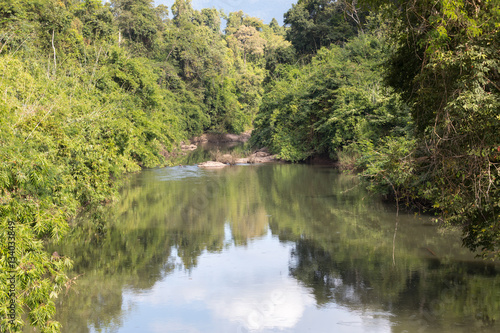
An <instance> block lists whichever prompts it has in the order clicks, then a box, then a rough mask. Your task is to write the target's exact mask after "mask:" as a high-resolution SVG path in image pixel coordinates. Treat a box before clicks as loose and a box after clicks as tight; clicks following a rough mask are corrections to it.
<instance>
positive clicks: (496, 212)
mask: <svg viewBox="0 0 500 333" xmlns="http://www.w3.org/2000/svg"><path fill="white" fill-rule="evenodd" d="M363 3H364V5H367V6H372V8H379V9H381V10H382V11H383V12H384V13H385V15H386V17H387V18H388V19H390V20H391V21H392V24H391V26H392V28H393V29H392V40H393V45H394V48H395V52H394V53H393V54H392V56H391V58H390V60H389V62H388V66H387V79H386V80H387V82H388V83H389V85H391V86H392V87H394V89H396V90H397V91H399V92H401V94H402V95H403V97H404V98H405V99H406V100H407V101H408V102H409V103H410V105H411V106H412V116H413V119H414V121H415V125H416V130H417V133H416V134H417V138H418V150H417V151H415V152H414V154H415V156H416V157H418V160H416V162H415V166H414V167H415V168H416V169H415V170H416V172H417V175H418V176H419V178H420V181H421V186H420V190H421V195H422V196H423V197H424V198H426V199H427V200H430V201H431V202H432V203H433V206H434V208H436V209H438V210H439V211H440V212H441V218H442V220H443V221H445V222H447V223H451V224H456V225H459V226H461V227H462V231H463V242H464V245H466V246H468V247H469V248H470V249H471V250H476V249H478V248H479V249H481V250H482V251H483V255H484V256H497V257H499V256H500V162H499V159H498V155H499V154H498V149H499V148H498V147H499V146H500V137H499V135H498V133H500V113H499V110H500V56H499V54H498V49H500V39H499V38H498V36H499V25H498V22H500V3H499V2H498V1H489V0H485V1H476V0H440V1H430V0H423V1H401V0H400V1H379V0H373V1H370V0H365V1H363Z"/></svg>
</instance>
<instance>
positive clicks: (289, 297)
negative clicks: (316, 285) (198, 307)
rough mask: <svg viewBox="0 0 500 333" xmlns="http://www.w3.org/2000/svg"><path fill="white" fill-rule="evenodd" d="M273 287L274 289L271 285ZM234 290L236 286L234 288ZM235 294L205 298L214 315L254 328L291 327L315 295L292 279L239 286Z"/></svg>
mask: <svg viewBox="0 0 500 333" xmlns="http://www.w3.org/2000/svg"><path fill="white" fill-rule="evenodd" d="M273 287H274V289H273ZM235 292H236V290H235ZM238 293H239V295H238V297H237V298H236V297H235V298H216V296H215V297H214V299H211V300H210V301H208V303H209V305H210V307H211V308H212V309H213V310H214V312H215V313H216V314H217V316H219V317H222V318H226V319H228V320H231V321H233V322H237V323H239V324H241V325H242V326H243V327H245V328H247V329H250V330H255V329H263V328H280V329H284V328H292V327H294V326H295V325H296V324H297V322H298V321H299V320H300V318H301V317H302V314H303V313H304V310H305V308H306V307H307V306H312V305H314V303H315V302H314V299H313V298H312V297H311V296H310V295H308V294H306V293H305V291H304V290H303V288H302V287H300V286H298V285H297V283H295V282H294V281H292V280H291V279H284V280H283V281H282V282H281V283H276V285H274V286H272V285H269V286H265V287H264V286H263V287H261V288H259V289H258V290H252V289H247V290H244V291H241V290H239V291H238Z"/></svg>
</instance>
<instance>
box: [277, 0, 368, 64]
mask: <svg viewBox="0 0 500 333" xmlns="http://www.w3.org/2000/svg"><path fill="white" fill-rule="evenodd" d="M284 18H285V20H284V22H285V26H289V29H288V30H287V39H288V40H289V41H290V42H291V43H292V44H293V46H294V47H295V49H296V50H297V52H299V53H300V54H314V53H316V52H317V51H318V50H319V49H320V48H321V47H323V46H328V45H330V44H332V43H333V44H339V45H342V44H344V43H345V42H346V41H347V40H348V39H349V38H351V37H353V36H355V35H356V30H357V27H358V23H357V22H354V21H352V20H346V18H345V15H344V6H343V4H342V2H340V1H334V0H299V1H298V2H297V4H294V5H292V8H291V9H289V10H288V11H287V12H286V13H285V15H284ZM363 22H364V15H361V18H360V20H359V23H361V24H362V23H363Z"/></svg>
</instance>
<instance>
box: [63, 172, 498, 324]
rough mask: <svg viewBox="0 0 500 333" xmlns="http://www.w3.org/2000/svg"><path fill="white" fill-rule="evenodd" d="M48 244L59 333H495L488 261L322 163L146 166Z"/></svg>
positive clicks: (494, 278) (494, 282)
mask: <svg viewBox="0 0 500 333" xmlns="http://www.w3.org/2000/svg"><path fill="white" fill-rule="evenodd" d="M101 218H104V220H105V221H106V222H105V223H99V222H95V221H99V219H101ZM396 227H397V228H396ZM96 230H101V231H100V232H99V231H96ZM54 250H57V251H58V252H59V253H60V254H62V255H67V256H69V257H71V258H73V259H74V262H75V267H74V275H80V276H79V278H78V279H77V280H76V281H77V283H76V284H75V285H74V286H73V287H72V288H71V289H70V290H69V291H68V293H67V295H66V296H64V297H61V298H60V299H59V300H58V311H59V312H58V320H59V321H60V322H61V323H62V325H63V330H62V331H63V332H468V333H469V332H479V331H480V332H498V331H500V324H499V323H498V321H499V320H500V274H499V272H500V268H499V266H498V265H495V264H493V263H491V262H483V261H481V260H475V259H474V257H473V255H471V254H469V253H468V252H467V251H466V250H464V249H463V248H461V246H460V239H459V235H458V234H456V233H453V232H446V233H445V232H442V231H440V230H439V229H438V228H436V227H435V226H434V225H433V224H432V223H431V219H430V218H429V217H426V216H420V215H403V216H399V217H396V214H395V209H394V207H392V206H387V205H384V204H383V203H382V202H381V201H380V200H378V199H377V198H374V197H372V196H370V195H369V194H367V193H366V192H365V191H364V190H363V188H362V187H361V186H359V185H358V184H357V182H356V181H355V179H354V178H353V177H350V176H348V175H343V174H339V172H337V171H336V170H334V169H332V168H329V167H320V166H308V165H285V164H274V165H253V166H235V167H229V168H226V169H223V170H203V169H199V168H197V167H196V166H186V167H172V168H164V169H157V170H146V171H143V172H141V173H140V174H137V175H135V176H133V178H132V179H131V181H130V183H129V184H128V185H127V186H126V187H125V188H124V189H123V197H122V199H121V200H120V201H119V202H118V203H117V204H116V205H115V206H113V207H110V208H107V209H103V210H102V211H100V212H97V213H94V216H93V217H92V216H87V217H86V218H85V219H83V221H82V222H80V225H79V227H78V228H76V229H75V230H74V232H73V234H72V235H71V236H70V237H69V238H68V239H67V241H66V242H65V243H64V244H60V245H57V246H54Z"/></svg>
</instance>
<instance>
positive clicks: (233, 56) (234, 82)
mask: <svg viewBox="0 0 500 333" xmlns="http://www.w3.org/2000/svg"><path fill="white" fill-rule="evenodd" d="M172 14H173V15H172V18H171V19H170V18H169V17H168V8H166V7H165V6H158V7H154V5H153V1H151V0H140V1H135V0H134V1H131V0H113V1H111V2H110V3H108V4H103V2H102V1H100V0H84V1H79V0H64V1H58V0H36V1H2V2H0V90H1V91H2V93H1V98H0V251H1V252H0V253H1V254H0V266H1V267H2V269H1V273H0V279H1V283H0V304H1V305H0V317H1V321H0V331H2V332H13V331H18V330H20V329H21V327H22V326H23V325H24V321H26V320H28V321H29V322H30V323H31V324H32V325H33V326H36V327H38V328H39V329H40V331H42V332H57V331H59V330H60V326H59V324H58V323H57V322H56V321H54V320H53V316H54V312H55V306H54V300H55V298H56V297H57V296H58V294H59V293H60V292H61V290H63V289H64V288H66V287H68V286H69V285H70V283H71V281H70V280H69V279H68V277H67V275H66V272H67V269H68V268H70V267H71V260H70V258H68V257H62V256H59V255H57V254H55V255H53V256H51V255H50V254H49V253H46V251H45V250H44V242H45V241H46V240H50V239H51V240H58V239H60V238H61V237H63V236H64V235H65V234H66V233H67V231H68V230H69V222H70V221H72V220H73V219H74V217H75V216H76V215H77V214H78V213H79V212H81V211H82V210H83V209H84V208H86V207H95V206H96V205H101V204H103V203H106V202H109V201H110V200H112V199H113V198H114V197H115V195H116V189H117V184H120V181H121V180H122V179H123V178H124V176H125V174H126V173H128V172H134V171H138V170H140V168H141V167H146V168H150V167H156V166H162V165H166V164H168V160H167V159H166V156H169V154H170V153H171V152H173V151H174V150H175V149H176V147H177V146H178V143H179V142H180V141H181V140H185V139H186V138H188V137H190V136H194V135H198V134H201V133H202V132H204V131H217V132H226V131H230V132H235V133H238V132H242V131H244V130H247V129H248V128H249V127H250V126H251V123H252V120H253V117H254V115H255V113H256V112H257V110H258V106H259V103H260V98H261V95H262V82H263V80H264V78H265V67H266V57H267V58H270V59H278V58H277V57H275V56H273V54H274V53H276V49H277V47H281V48H286V47H289V45H290V44H289V43H288V42H286V41H285V40H284V37H283V36H284V33H283V32H282V31H281V30H280V29H281V28H280V27H279V26H278V27H276V26H275V27H274V28H273V27H271V26H268V25H265V24H263V23H262V22H261V21H260V20H258V19H255V18H252V17H248V16H247V15H245V14H243V13H231V14H229V17H226V16H224V15H223V14H221V13H220V12H218V11H217V10H215V9H205V10H202V11H196V10H194V9H193V8H192V7H191V4H190V1H187V0H177V1H175V3H174V4H173V6H172ZM236 17H239V18H240V19H241V20H240V21H239V22H238V21H237V20H235V19H234V18H236ZM222 18H226V20H227V21H228V22H232V23H231V24H232V25H231V26H233V27H234V28H235V29H236V30H235V31H231V32H229V31H228V32H227V33H226V34H223V33H222V32H221V31H220V24H221V19H222ZM275 31H276V32H275ZM269 41H271V42H274V41H278V42H279V43H278V44H277V46H274V45H273V46H269V47H268V46H267V45H268V42H269ZM279 61H280V60H279V59H278V60H275V61H274V62H275V63H279ZM103 227H104V226H103V225H101V224H99V223H98V224H96V230H95V232H97V233H99V232H101V231H102V228H103ZM11 316H12V317H11Z"/></svg>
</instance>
